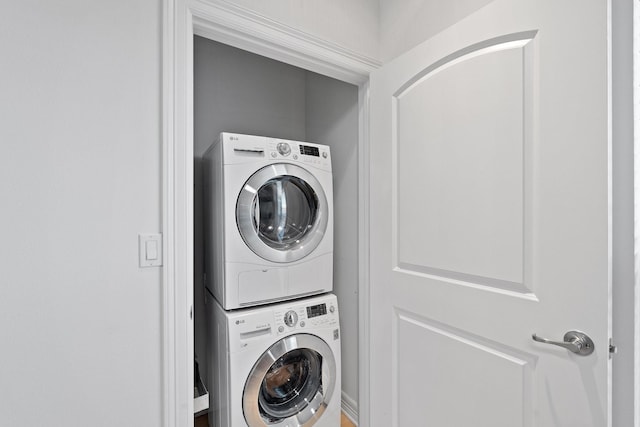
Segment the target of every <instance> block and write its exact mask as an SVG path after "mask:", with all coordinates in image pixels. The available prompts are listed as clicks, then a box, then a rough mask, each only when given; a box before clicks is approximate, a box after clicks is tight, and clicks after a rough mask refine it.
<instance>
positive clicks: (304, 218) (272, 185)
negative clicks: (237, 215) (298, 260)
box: [253, 176, 318, 250]
mask: <svg viewBox="0 0 640 427" xmlns="http://www.w3.org/2000/svg"><path fill="white" fill-rule="evenodd" d="M253 205H254V216H253V219H254V221H253V226H254V231H255V232H256V233H257V234H258V237H260V240H262V241H263V242H264V243H265V244H267V245H269V246H270V247H272V248H274V249H279V250H286V249H289V248H292V247H295V246H296V245H298V244H299V242H300V241H301V240H303V239H304V238H305V235H306V234H307V233H309V232H310V231H311V230H312V229H313V226H314V225H315V223H316V219H317V217H318V196H317V194H316V193H315V191H313V188H311V186H310V185H309V184H307V183H306V182H305V181H303V180H301V179H300V178H298V177H295V176H282V177H276V178H273V179H270V180H269V181H267V182H266V183H265V184H264V185H263V186H262V187H260V189H259V190H258V192H257V194H256V197H254V199H253Z"/></svg>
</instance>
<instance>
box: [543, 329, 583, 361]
mask: <svg viewBox="0 0 640 427" xmlns="http://www.w3.org/2000/svg"><path fill="white" fill-rule="evenodd" d="M531 338H533V340H534V341H538V342H541V343H544V344H552V345H557V346H559V347H562V348H566V349H567V350H569V351H571V352H572V353H575V354H579V355H580V356H588V355H590V354H591V353H593V350H594V344H593V341H592V340H591V338H589V336H588V335H587V334H585V333H584V332H580V331H569V332H567V333H566V334H564V341H562V342H560V341H552V340H549V339H546V338H542V337H539V336H537V335H536V334H533V335H531Z"/></svg>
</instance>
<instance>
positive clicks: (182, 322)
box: [161, 0, 380, 427]
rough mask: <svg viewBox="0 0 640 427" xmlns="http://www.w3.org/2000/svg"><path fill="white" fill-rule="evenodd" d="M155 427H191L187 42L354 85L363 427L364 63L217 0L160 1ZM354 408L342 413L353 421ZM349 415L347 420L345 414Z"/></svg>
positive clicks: (368, 61)
mask: <svg viewBox="0 0 640 427" xmlns="http://www.w3.org/2000/svg"><path fill="white" fill-rule="evenodd" d="M162 27H163V28H162V47H163V49H162V57H163V59H162V69H163V75H162V229H163V235H164V236H163V251H164V268H163V271H162V373H161V374H162V392H161V405H162V425H163V427H187V426H189V427H190V426H193V357H194V338H193V332H194V325H193V283H194V282H193V255H194V254H193V225H194V221H193V200H194V194H193V63H194V58H193V36H194V35H198V36H202V37H205V38H208V39H211V40H214V41H217V42H220V43H224V44H227V45H230V46H233V47H236V48H239V49H243V50H246V51H249V52H252V53H255V54H258V55H262V56H265V57H268V58H271V59H275V60H277V61H280V62H283V63H287V64H290V65H293V66H297V67H300V68H304V69H306V70H309V71H312V72H315V73H319V74H323V75H327V76H329V77H332V78H335V79H338V80H341V81H344V82H347V83H351V84H354V85H357V86H358V111H359V112H358V116H359V124H358V126H359V138H358V152H359V159H358V169H359V170H358V180H359V184H358V185H359V188H358V193H359V197H358V211H359V213H360V215H359V218H360V221H359V225H358V250H359V254H358V257H359V260H358V272H359V282H358V292H359V296H358V306H359V312H358V323H359V327H358V347H359V358H360V364H359V373H358V381H359V384H358V389H359V390H358V391H359V399H358V400H359V402H358V408H357V411H358V414H357V415H359V419H360V425H364V426H366V425H368V424H369V423H368V419H366V417H367V416H368V413H369V410H368V404H369V403H368V402H369V399H368V396H369V393H368V390H369V380H368V379H369V364H368V351H369V342H368V333H369V331H368V323H369V322H368V319H369V311H368V309H369V291H368V289H369V281H368V277H369V265H368V254H369V250H368V248H369V241H368V229H369V223H368V210H367V206H368V205H369V199H368V194H369V186H368V185H369V184H368V183H369V181H368V177H369V157H368V144H369V141H368V128H369V123H368V117H369V106H368V101H369V95H368V92H369V83H368V82H369V74H370V73H371V71H373V70H374V69H376V68H378V67H379V66H380V63H379V62H378V61H377V60H375V59H372V58H369V57H366V56H364V55H360V54H358V53H356V52H353V51H351V50H349V49H347V48H345V47H343V46H339V45H337V44H333V43H330V42H328V41H326V40H323V39H320V38H318V37H315V36H313V35H311V34H308V33H305V32H302V31H300V30H297V29H295V28H292V27H288V26H285V25H282V24H279V23H277V22H275V21H273V20H271V19H268V18H266V17H264V16H262V15H259V14H256V13H255V12H253V11H251V10H249V9H246V8H243V7H240V6H237V5H234V4H231V3H229V2H226V1H223V0H207V1H206V2H205V1H201V0H163V16H162ZM352 405H353V402H345V401H344V400H343V406H345V408H344V409H345V410H346V411H347V412H348V413H349V412H352V413H351V415H352V416H353V415H356V414H355V413H353V412H354V409H355V408H352V407H351V406H352ZM350 410H351V411H350Z"/></svg>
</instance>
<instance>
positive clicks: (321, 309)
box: [307, 304, 327, 319]
mask: <svg viewBox="0 0 640 427" xmlns="http://www.w3.org/2000/svg"><path fill="white" fill-rule="evenodd" d="M325 314H327V304H318V305H312V306H309V307H307V317H308V318H309V319H311V318H312V317H317V316H324V315H325Z"/></svg>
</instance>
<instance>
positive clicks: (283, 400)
mask: <svg viewBox="0 0 640 427" xmlns="http://www.w3.org/2000/svg"><path fill="white" fill-rule="evenodd" d="M335 386H336V360H335V357H334V356H333V353H332V351H331V349H330V348H329V346H328V345H327V343H325V342H324V341H323V340H322V339H320V338H318V337H317V336H315V335H309V334H297V335H291V336H288V337H286V338H283V339H282V340H280V341H278V342H277V343H275V344H274V345H272V346H271V347H270V348H269V349H268V350H267V351H266V352H265V353H264V354H263V355H262V356H261V357H260V359H258V361H257V362H256V364H255V365H254V367H253V369H252V370H251V372H250V373H249V377H248V379H247V382H246V384H245V387H244V394H243V396H242V410H243V412H244V417H245V420H246V421H247V424H248V426H249V427H264V426H270V427H271V426H280V425H286V426H289V427H311V426H313V425H314V424H315V423H316V422H317V421H318V419H319V418H320V417H322V414H323V413H324V411H325V409H326V408H327V405H328V404H329V402H330V400H331V397H332V395H333V394H334V391H335V390H334V389H335Z"/></svg>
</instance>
